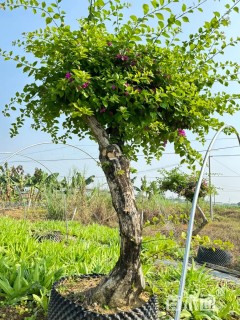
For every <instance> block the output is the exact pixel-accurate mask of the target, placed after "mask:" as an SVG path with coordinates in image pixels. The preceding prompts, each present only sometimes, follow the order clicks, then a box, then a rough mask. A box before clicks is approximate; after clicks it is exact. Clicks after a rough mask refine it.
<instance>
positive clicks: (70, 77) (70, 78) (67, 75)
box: [65, 72, 72, 80]
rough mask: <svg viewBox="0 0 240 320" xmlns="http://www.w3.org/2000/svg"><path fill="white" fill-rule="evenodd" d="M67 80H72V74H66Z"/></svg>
mask: <svg viewBox="0 0 240 320" xmlns="http://www.w3.org/2000/svg"><path fill="white" fill-rule="evenodd" d="M65 79H67V80H72V74H71V72H67V73H66V74H65Z"/></svg>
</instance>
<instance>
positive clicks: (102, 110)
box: [99, 108, 107, 113]
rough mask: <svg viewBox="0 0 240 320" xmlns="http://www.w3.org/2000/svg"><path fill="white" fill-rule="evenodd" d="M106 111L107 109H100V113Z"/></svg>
mask: <svg viewBox="0 0 240 320" xmlns="http://www.w3.org/2000/svg"><path fill="white" fill-rule="evenodd" d="M106 111H107V109H106V108H102V109H100V111H99V112H100V113H104V112H106Z"/></svg>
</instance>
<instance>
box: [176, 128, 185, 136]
mask: <svg viewBox="0 0 240 320" xmlns="http://www.w3.org/2000/svg"><path fill="white" fill-rule="evenodd" d="M178 135H179V136H182V137H186V132H185V131H184V130H183V129H178Z"/></svg>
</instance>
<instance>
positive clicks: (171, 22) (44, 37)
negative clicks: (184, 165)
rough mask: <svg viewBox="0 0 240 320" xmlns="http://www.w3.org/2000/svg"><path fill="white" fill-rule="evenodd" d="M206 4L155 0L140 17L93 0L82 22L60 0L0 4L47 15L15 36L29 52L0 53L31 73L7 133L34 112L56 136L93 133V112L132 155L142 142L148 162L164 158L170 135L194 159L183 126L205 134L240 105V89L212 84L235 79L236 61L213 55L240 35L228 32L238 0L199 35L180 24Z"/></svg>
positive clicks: (114, 2)
mask: <svg viewBox="0 0 240 320" xmlns="http://www.w3.org/2000/svg"><path fill="white" fill-rule="evenodd" d="M205 2H206V1H201V0H198V1H196V4H195V5H190V6H187V5H186V4H180V1H178V0H174V1H172V0H168V1H164V0H152V1H148V3H146V4H144V5H143V7H142V16H140V17H137V16H135V15H131V16H130V17H129V19H128V20H126V19H125V18H124V13H126V10H127V9H128V7H129V5H128V4H125V3H122V1H120V0H111V1H104V0H96V1H89V15H88V16H86V17H82V18H81V19H79V21H78V22H79V29H78V30H71V28H70V26H69V25H66V24H65V12H63V11H62V10H61V8H60V5H61V0H56V1H55V2H53V3H51V4H49V3H47V2H41V3H39V2H38V1H36V0H31V1H26V0H15V1H12V0H7V1H5V2H4V3H2V5H1V6H2V8H3V9H7V8H8V9H11V10H12V9H15V8H18V7H24V8H25V9H29V8H30V9H32V10H33V13H34V14H38V13H39V14H41V15H42V17H43V19H45V22H46V27H45V28H44V29H38V30H35V31H32V32H26V33H24V35H23V39H21V40H18V41H16V42H15V45H16V46H20V47H22V48H23V49H24V51H25V52H26V56H22V57H20V56H18V55H17V56H15V55H14V54H13V52H6V51H3V50H1V51H0V54H1V55H2V56H3V57H4V58H5V59H6V60H8V59H13V60H15V61H16V63H17V67H18V68H22V71H23V72H25V73H26V74H27V76H29V80H30V83H29V84H27V85H25V87H24V88H23V91H22V92H17V93H16V95H15V97H13V98H12V99H11V101H10V103H9V104H8V105H7V106H6V108H5V111H4V114H5V115H6V116H9V115H10V113H9V111H10V110H16V109H17V108H19V106H20V112H21V115H20V116H19V117H17V121H16V122H15V123H14V124H13V126H12V129H11V135H12V136H14V135H15V134H17V132H18V129H19V128H20V127H21V126H22V125H23V123H24V119H25V118H26V117H29V118H32V119H33V120H34V124H33V128H34V129H36V130H39V129H41V130H43V131H45V132H48V133H50V135H51V136H52V137H53V139H54V140H55V141H57V140H59V139H60V140H62V141H65V140H66V139H67V138H71V136H72V135H73V134H76V135H78V136H79V138H80V139H81V138H83V137H84V136H85V135H89V136H90V138H92V139H96V136H93V134H92V132H91V130H90V129H89V125H88V122H87V121H86V119H88V118H91V117H94V118H95V119H96V120H97V122H98V123H99V124H100V125H101V126H102V128H103V129H104V130H106V132H107V134H108V135H109V138H110V141H111V142H112V143H116V144H118V145H119V146H121V149H122V151H123V152H124V154H125V155H127V157H128V158H129V159H136V153H137V152H138V150H139V148H142V149H143V152H144V154H145V155H146V156H147V157H148V159H149V160H150V159H151V157H153V156H154V157H157V158H159V157H160V156H161V154H162V152H163V151H164V149H165V146H166V143H167V142H168V141H169V142H173V143H174V146H175V151H176V153H178V154H179V155H180V156H181V157H183V158H186V157H187V158H188V160H189V161H190V162H193V161H194V159H195V158H197V157H198V156H199V155H198V154H197V153H196V152H195V151H194V150H192V148H191V146H190V142H189V140H188V139H187V136H186V132H185V130H190V131H192V132H193V133H195V134H197V136H198V137H199V139H200V140H204V136H205V134H206V133H208V131H209V128H213V129H218V128H219V127H220V126H221V125H222V123H221V122H220V121H219V120H218V118H217V114H220V115H223V114H224V113H230V114H232V113H234V112H235V111H236V110H239V105H238V103H237V99H238V98H239V94H230V93H226V92H224V91H219V92H215V91H214V90H213V88H214V87H215V86H216V84H220V85H221V86H228V84H229V81H236V82H238V83H239V76H238V74H239V64H238V63H235V62H231V61H228V60H226V61H224V59H222V61H219V59H216V56H217V55H219V56H220V55H221V54H223V52H224V49H225V48H226V47H228V46H234V45H236V44H237V43H238V42H239V40H240V38H236V39H234V38H230V39H228V38H227V37H226V36H225V34H224V32H223V31H224V28H225V27H229V25H230V18H229V15H230V13H233V12H236V13H238V7H237V4H238V3H239V1H231V4H230V1H226V5H225V8H226V12H225V13H224V14H222V15H220V13H219V12H217V11H215V12H213V15H212V18H211V19H210V20H209V21H207V22H204V23H203V25H202V26H201V27H200V28H199V29H198V30H197V32H196V33H192V34H191V33H190V34H189V35H185V34H184V27H185V26H186V25H187V24H188V23H189V22H190V21H191V17H192V14H193V13H194V12H196V11H198V12H199V14H201V12H202V11H203V9H202V7H203V5H204V3H205ZM26 57H28V58H26ZM59 128H64V130H65V132H64V134H63V135H60V136H59Z"/></svg>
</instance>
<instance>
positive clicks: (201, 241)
mask: <svg viewBox="0 0 240 320" xmlns="http://www.w3.org/2000/svg"><path fill="white" fill-rule="evenodd" d="M183 237H185V236H184V234H183ZM192 245H193V246H199V245H201V246H204V247H205V248H211V249H213V250H216V249H221V250H232V249H233V248H234V244H233V243H231V242H230V241H222V240H221V239H215V240H212V239H210V237H208V236H200V235H196V236H194V237H193V238H192Z"/></svg>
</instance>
